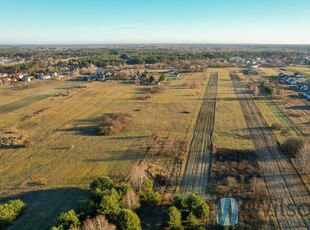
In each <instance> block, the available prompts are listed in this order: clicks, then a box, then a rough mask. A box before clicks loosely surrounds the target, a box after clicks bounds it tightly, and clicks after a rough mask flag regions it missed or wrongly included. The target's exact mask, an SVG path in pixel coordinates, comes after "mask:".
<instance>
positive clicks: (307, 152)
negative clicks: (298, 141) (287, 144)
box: [296, 143, 310, 173]
mask: <svg viewBox="0 0 310 230" xmlns="http://www.w3.org/2000/svg"><path fill="white" fill-rule="evenodd" d="M296 160H297V162H298V164H299V165H300V167H301V168H302V172H303V173H308V172H309V171H310V144H309V143H305V144H304V145H303V147H302V148H301V149H300V150H299V151H298V153H297V156H296Z"/></svg>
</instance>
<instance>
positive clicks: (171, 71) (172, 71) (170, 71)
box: [167, 69, 175, 74]
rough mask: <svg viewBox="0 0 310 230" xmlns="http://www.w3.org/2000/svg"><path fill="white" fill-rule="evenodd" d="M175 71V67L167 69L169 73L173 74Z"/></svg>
mask: <svg viewBox="0 0 310 230" xmlns="http://www.w3.org/2000/svg"><path fill="white" fill-rule="evenodd" d="M174 72H175V71H174V70H173V69H171V70H169V71H167V73H169V74H173V73H174Z"/></svg>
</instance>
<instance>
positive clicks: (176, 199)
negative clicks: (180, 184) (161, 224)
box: [173, 194, 186, 212]
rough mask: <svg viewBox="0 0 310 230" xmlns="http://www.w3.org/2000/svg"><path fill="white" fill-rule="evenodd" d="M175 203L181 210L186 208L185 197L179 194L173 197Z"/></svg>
mask: <svg viewBox="0 0 310 230" xmlns="http://www.w3.org/2000/svg"><path fill="white" fill-rule="evenodd" d="M173 205H174V206H175V207H177V209H179V210H180V211H181V212H182V211H184V209H186V203H185V199H184V198H183V197H181V196H180V195H178V194H177V195H175V196H174V197H173Z"/></svg>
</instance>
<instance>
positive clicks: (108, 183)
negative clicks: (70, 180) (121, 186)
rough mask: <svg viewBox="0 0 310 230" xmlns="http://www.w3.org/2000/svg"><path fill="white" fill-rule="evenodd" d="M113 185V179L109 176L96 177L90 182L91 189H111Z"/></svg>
mask: <svg viewBox="0 0 310 230" xmlns="http://www.w3.org/2000/svg"><path fill="white" fill-rule="evenodd" d="M112 187H113V181H112V180H111V179H110V177H108V176H103V177H98V178H96V179H94V180H93V181H92V182H91V184H90V190H92V191H94V190H96V189H100V190H101V191H103V190H106V189H109V190H110V189H111V188H112Z"/></svg>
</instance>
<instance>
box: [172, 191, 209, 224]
mask: <svg viewBox="0 0 310 230" xmlns="http://www.w3.org/2000/svg"><path fill="white" fill-rule="evenodd" d="M174 205H175V206H176V207H178V208H179V210H180V211H181V212H182V217H183V219H187V218H188V216H189V214H190V213H193V214H194V215H195V216H196V217H197V218H204V217H207V216H209V214H210V210H209V206H208V205H207V204H206V203H205V202H204V200H203V199H202V198H200V197H197V196H196V195H195V194H191V195H189V196H188V197H187V198H185V199H184V198H182V197H181V196H180V195H176V196H175V197H174Z"/></svg>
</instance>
